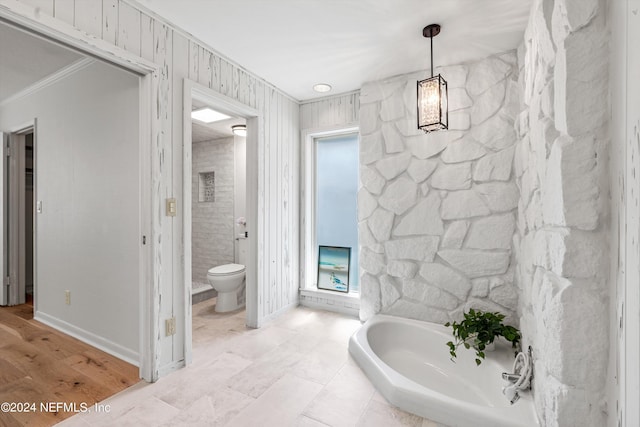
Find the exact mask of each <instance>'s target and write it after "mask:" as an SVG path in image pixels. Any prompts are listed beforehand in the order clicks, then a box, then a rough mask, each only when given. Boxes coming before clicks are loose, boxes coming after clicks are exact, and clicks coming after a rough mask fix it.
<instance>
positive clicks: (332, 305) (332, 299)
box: [300, 289, 360, 317]
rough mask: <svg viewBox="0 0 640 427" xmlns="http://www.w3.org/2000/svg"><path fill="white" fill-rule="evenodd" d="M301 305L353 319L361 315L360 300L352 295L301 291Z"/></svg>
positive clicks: (308, 290)
mask: <svg viewBox="0 0 640 427" xmlns="http://www.w3.org/2000/svg"><path fill="white" fill-rule="evenodd" d="M300 305H302V306H304V307H309V308H316V309H320V310H325V311H333V312H335V313H342V314H347V315H349V316H353V317H358V316H359V314H360V299H359V298H358V297H356V296H353V295H350V294H339V293H336V292H330V291H319V290H315V289H314V290H310V289H303V290H300Z"/></svg>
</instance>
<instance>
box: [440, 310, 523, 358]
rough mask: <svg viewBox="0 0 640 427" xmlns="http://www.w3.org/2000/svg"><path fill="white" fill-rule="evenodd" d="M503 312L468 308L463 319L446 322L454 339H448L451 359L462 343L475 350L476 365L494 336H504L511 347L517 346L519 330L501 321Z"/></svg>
mask: <svg viewBox="0 0 640 427" xmlns="http://www.w3.org/2000/svg"><path fill="white" fill-rule="evenodd" d="M504 317H505V316H504V314H501V313H498V312H495V313H488V312H483V311H480V310H477V311H476V310H474V309H470V310H469V312H468V313H464V320H462V321H461V322H460V323H458V322H453V323H451V322H447V323H446V324H445V326H447V327H448V326H451V328H453V337H454V338H455V342H454V341H449V342H448V343H447V346H448V347H449V354H451V360H453V359H454V358H455V357H456V356H457V355H456V350H457V349H458V347H460V346H461V345H463V346H464V347H465V348H467V349H469V348H471V347H473V348H474V350H475V351H476V365H479V364H480V363H482V359H484V351H485V350H486V349H487V346H488V345H490V344H493V341H494V340H495V339H496V337H501V336H502V337H504V338H505V339H506V340H507V341H509V342H510V343H511V345H512V347H513V348H516V347H517V346H518V343H519V342H520V338H521V336H520V331H519V330H518V329H516V328H514V327H513V326H507V325H505V324H504V323H502V321H503V320H504Z"/></svg>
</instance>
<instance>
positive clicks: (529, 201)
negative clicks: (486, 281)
mask: <svg viewBox="0 0 640 427" xmlns="http://www.w3.org/2000/svg"><path fill="white" fill-rule="evenodd" d="M607 46H608V31H607V27H606V23H605V10H604V7H603V4H601V2H599V1H598V0H586V1H572V0H555V1H553V0H535V1H534V4H533V9H532V14H531V16H530V21H529V24H528V28H527V30H526V33H525V39H524V44H523V45H522V47H521V48H520V49H519V50H518V63H519V65H520V87H521V93H522V105H521V108H522V112H521V114H520V115H519V118H518V121H517V123H516V128H517V130H518V133H519V139H520V141H519V143H518V145H517V148H516V155H515V162H514V163H515V173H516V177H517V183H518V187H519V189H520V200H519V208H518V235H517V238H516V241H517V246H518V252H517V254H516V255H517V258H518V268H517V277H518V284H519V289H520V291H519V292H520V304H521V313H522V314H521V321H520V324H521V328H522V329H523V333H524V344H525V345H532V346H533V354H534V359H535V367H534V374H535V381H534V396H535V401H536V408H537V412H538V416H539V418H540V420H541V424H542V425H545V426H549V427H552V426H569V425H576V426H577V425H579V426H594V427H595V426H603V425H606V411H607V407H606V402H605V399H606V395H605V390H606V387H605V384H606V383H605V378H606V372H607V359H608V351H609V338H608V329H609V322H608V308H609V307H608V295H607V294H608V291H607V282H606V278H607V276H608V273H607V271H608V261H607V253H608V248H607V237H606V236H607V234H606V233H607V232H608V231H607V228H608V227H607V225H608V218H607V216H606V215H605V214H604V212H605V210H604V203H606V202H607V201H608V200H607V199H608V193H607V191H608V183H607V179H606V173H607V170H606V169H607V167H606V163H607V161H608V152H607V150H608V148H607V146H608V129H607V125H608V117H609V103H608V101H607V100H608V70H607V67H608V65H607V64H608V52H607ZM609 405H611V402H610V403H609ZM614 405H615V403H614ZM614 407H615V406H614Z"/></svg>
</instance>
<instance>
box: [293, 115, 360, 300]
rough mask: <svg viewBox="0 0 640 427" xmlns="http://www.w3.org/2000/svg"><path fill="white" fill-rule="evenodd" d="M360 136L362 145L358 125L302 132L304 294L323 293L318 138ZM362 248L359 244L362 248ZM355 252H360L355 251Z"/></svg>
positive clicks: (301, 286)
mask: <svg viewBox="0 0 640 427" xmlns="http://www.w3.org/2000/svg"><path fill="white" fill-rule="evenodd" d="M353 134H355V135H357V137H358V144H360V128H359V127H358V126H357V125H355V124H352V125H346V126H334V127H329V128H323V129H307V130H303V132H302V141H303V144H302V160H303V168H302V176H301V178H302V181H303V182H302V185H301V188H302V195H301V196H302V197H301V199H302V203H301V208H302V212H301V213H300V214H301V233H300V239H301V242H300V248H301V254H300V255H301V264H302V265H303V268H302V269H300V290H301V291H318V292H329V293H332V291H322V290H319V289H318V288H317V283H316V281H317V265H318V254H317V250H316V249H315V248H316V247H317V238H316V237H317V236H316V204H317V203H316V199H317V194H316V155H317V143H316V141H317V140H318V139H322V138H331V137H338V136H345V135H353ZM358 189H360V182H359V179H358ZM358 246H359V245H358ZM355 250H359V247H358V248H355ZM344 295H349V296H357V295H359V292H352V291H349V293H348V294H344Z"/></svg>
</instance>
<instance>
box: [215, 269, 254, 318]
mask: <svg viewBox="0 0 640 427" xmlns="http://www.w3.org/2000/svg"><path fill="white" fill-rule="evenodd" d="M244 278H245V266H244V265H242V264H224V265H219V266H217V267H213V268H211V269H209V271H208V273H207V280H208V281H209V284H210V285H211V286H213V289H215V290H216V291H218V297H217V300H216V311H217V312H219V313H224V312H227V311H233V310H236V309H238V308H240V306H239V305H238V291H239V290H240V289H242V286H243V285H244Z"/></svg>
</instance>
